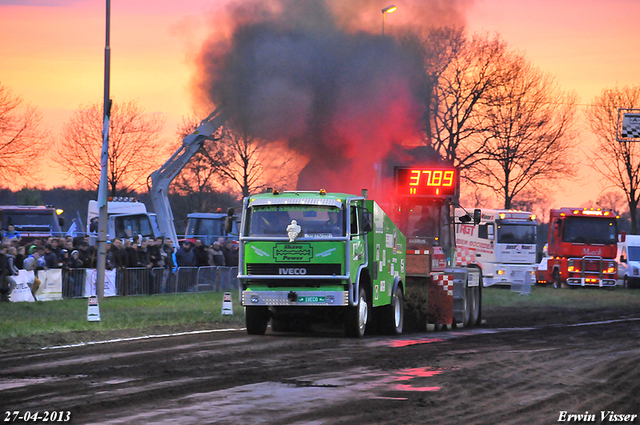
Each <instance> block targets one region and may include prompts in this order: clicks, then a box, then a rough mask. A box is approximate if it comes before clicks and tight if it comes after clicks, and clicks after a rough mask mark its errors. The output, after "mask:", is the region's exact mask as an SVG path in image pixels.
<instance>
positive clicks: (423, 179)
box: [395, 166, 460, 198]
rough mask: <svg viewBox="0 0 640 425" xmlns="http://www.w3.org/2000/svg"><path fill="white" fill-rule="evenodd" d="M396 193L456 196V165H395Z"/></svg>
mask: <svg viewBox="0 0 640 425" xmlns="http://www.w3.org/2000/svg"><path fill="white" fill-rule="evenodd" d="M395 172H396V176H395V177H396V179H395V180H396V193H397V194H398V195H400V196H410V197H414V196H415V197H438V198H444V197H456V198H457V197H458V196H459V195H460V193H459V191H460V183H459V182H460V172H459V170H458V169H457V168H456V167H424V166H420V167H396V169H395Z"/></svg>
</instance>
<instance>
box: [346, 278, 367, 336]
mask: <svg viewBox="0 0 640 425" xmlns="http://www.w3.org/2000/svg"><path fill="white" fill-rule="evenodd" d="M368 321H369V304H368V303H367V293H366V291H365V290H364V288H363V287H362V286H361V287H360V294H359V296H358V305H356V306H353V307H347V323H346V324H345V325H346V326H345V331H346V334H347V336H349V337H351V338H362V337H363V336H364V332H365V330H366V329H367V322H368Z"/></svg>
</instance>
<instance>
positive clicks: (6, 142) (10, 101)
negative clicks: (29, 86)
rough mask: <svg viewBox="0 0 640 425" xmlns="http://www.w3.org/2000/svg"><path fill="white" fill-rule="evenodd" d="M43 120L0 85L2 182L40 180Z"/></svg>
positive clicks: (43, 134)
mask: <svg viewBox="0 0 640 425" xmlns="http://www.w3.org/2000/svg"><path fill="white" fill-rule="evenodd" d="M41 120H42V117H41V115H40V113H39V112H38V111H37V110H36V109H35V108H34V107H32V106H30V105H25V104H24V102H23V100H22V98H20V97H19V96H16V95H14V94H13V93H12V91H11V90H10V89H8V88H7V87H5V86H4V85H2V83H0V179H2V180H3V181H5V182H11V183H18V182H19V181H22V180H23V179H24V177H25V176H30V178H32V179H33V178H34V177H37V170H38V168H39V167H38V164H40V163H41V159H42V157H43V153H44V152H45V151H46V150H44V149H43V141H44V137H45V133H44V132H43V131H41V130H40V128H39V126H40V122H41Z"/></svg>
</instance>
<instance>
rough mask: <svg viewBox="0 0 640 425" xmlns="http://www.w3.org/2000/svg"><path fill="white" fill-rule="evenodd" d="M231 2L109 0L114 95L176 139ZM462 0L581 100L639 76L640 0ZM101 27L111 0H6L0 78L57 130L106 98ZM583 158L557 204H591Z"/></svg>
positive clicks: (479, 23)
mask: <svg viewBox="0 0 640 425" xmlns="http://www.w3.org/2000/svg"><path fill="white" fill-rule="evenodd" d="M442 1H446V0H442ZM226 2H227V1H221V0H209V1H204V0H183V1H177V0H154V1H150V0H136V1H122V0H120V1H118V0H113V1H112V4H111V62H112V66H111V97H112V98H113V99H114V100H115V101H117V102H125V101H129V100H137V101H138V103H139V104H140V106H142V107H143V108H144V110H145V111H146V112H147V113H158V114H162V115H163V116H165V117H166V119H167V124H166V127H165V130H166V138H167V139H170V140H172V141H173V140H175V130H176V127H177V125H178V124H179V123H180V122H181V120H182V117H183V116H187V115H189V114H190V113H191V111H192V100H193V99H192V96H191V94H190V90H189V83H190V79H191V77H192V75H193V73H194V65H193V57H194V56H195V54H196V53H197V52H198V51H199V49H200V46H201V44H202V42H203V40H204V39H205V38H206V36H207V33H208V31H209V25H210V23H211V22H215V19H216V17H217V16H216V11H219V10H220V8H222V7H223V6H224V4H225V3H226ZM368 3H369V4H371V5H372V6H371V8H372V9H371V14H372V15H373V16H374V17H375V16H377V17H378V18H375V19H372V22H376V24H375V25H376V28H372V31H377V30H378V28H379V25H380V21H381V17H380V16H381V12H380V10H381V8H383V7H385V6H388V5H389V4H392V3H393V4H395V5H397V6H398V10H397V11H396V12H395V13H394V14H393V15H388V16H387V18H386V20H385V33H393V30H394V22H393V21H394V19H396V20H398V21H402V19H403V17H402V14H403V9H402V0H392V1H386V0H385V1H371V2H368ZM461 3H462V4H464V5H465V7H464V17H465V19H466V22H467V28H468V30H469V31H470V32H476V31H487V32H489V33H498V34H500V35H501V37H502V38H503V39H504V40H506V41H507V43H508V44H509V46H510V47H511V48H512V49H514V50H516V51H519V52H522V53H524V54H525V55H526V57H527V58H528V59H529V60H530V61H531V62H532V63H533V64H535V65H536V66H538V67H539V68H541V69H542V70H543V71H546V72H548V73H550V74H552V75H553V76H555V77H556V78H557V80H558V82H559V84H560V86H561V87H562V88H563V89H565V90H574V91H576V92H577V93H578V95H579V96H580V104H581V105H586V104H588V103H589V102H590V101H591V100H592V99H593V97H594V96H596V95H598V94H599V93H600V92H601V91H602V90H603V89H605V88H610V87H614V86H616V85H620V86H624V85H637V84H640V78H639V77H640V25H638V21H639V20H640V0H561V1H558V0H528V1H520V0H475V1H467V2H464V1H463V2H461ZM104 30H105V1H97V0H92V1H83V0H27V1H17V0H0V82H2V84H4V85H5V86H7V87H8V88H10V89H11V90H12V91H13V92H14V94H17V95H20V96H21V97H22V98H23V99H24V100H25V102H27V103H30V104H32V105H34V106H36V107H37V108H38V109H39V110H40V112H41V113H42V114H43V117H44V120H43V121H44V125H45V127H46V128H48V129H50V130H51V131H52V132H53V133H54V134H55V135H57V134H59V132H60V129H61V126H62V124H63V123H64V122H66V121H67V120H68V119H69V117H70V116H71V115H72V113H73V111H75V110H77V109H78V108H79V107H80V106H82V105H88V104H92V103H96V102H99V103H102V98H103V66H104V42H105V35H104ZM583 110H584V106H580V107H579V113H580V115H582V111H583ZM582 127H584V125H582ZM581 140H582V144H581V149H582V150H583V151H587V150H588V149H589V148H590V146H592V144H593V137H592V136H591V135H590V134H589V133H588V132H586V131H584V132H583V137H582V139H581ZM576 162H580V163H581V164H582V167H581V171H580V175H579V177H578V179H577V180H578V181H576V182H568V183H567V184H566V185H565V186H564V187H563V188H562V190H559V191H558V192H557V193H556V194H555V199H554V200H553V201H551V202H550V205H549V206H550V207H558V206H587V205H588V201H590V200H595V199H596V198H597V196H598V194H599V193H600V192H601V190H602V189H603V188H604V186H603V184H601V183H600V180H601V179H600V177H599V175H598V174H597V173H596V172H595V171H592V170H591V167H590V166H589V162H588V159H587V157H586V155H584V154H579V155H578V157H576ZM60 175H61V172H60V171H51V172H47V178H46V181H44V182H42V183H41V184H40V185H41V186H42V187H52V186H59V185H71V184H72V182H70V181H65V180H63V179H61V178H60V177H59V176H60Z"/></svg>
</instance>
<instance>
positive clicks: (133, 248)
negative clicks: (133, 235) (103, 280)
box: [125, 240, 142, 267]
mask: <svg viewBox="0 0 640 425" xmlns="http://www.w3.org/2000/svg"><path fill="white" fill-rule="evenodd" d="M125 251H126V253H127V267H142V263H141V262H140V255H139V253H138V242H136V241H135V240H134V241H133V242H131V243H130V244H129V246H127V247H126V248H125Z"/></svg>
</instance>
